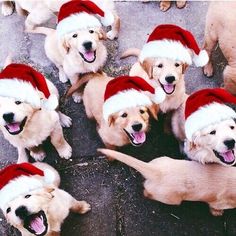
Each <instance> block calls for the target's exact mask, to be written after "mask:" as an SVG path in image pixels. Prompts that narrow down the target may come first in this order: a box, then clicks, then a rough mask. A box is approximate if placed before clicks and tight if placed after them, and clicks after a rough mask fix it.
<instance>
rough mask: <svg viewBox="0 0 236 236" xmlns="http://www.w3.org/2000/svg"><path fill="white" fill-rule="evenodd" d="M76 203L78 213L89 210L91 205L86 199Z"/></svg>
mask: <svg viewBox="0 0 236 236" xmlns="http://www.w3.org/2000/svg"><path fill="white" fill-rule="evenodd" d="M77 204H78V205H77V206H76V212H78V213H80V214H85V213H87V212H88V211H90V210H91V205H90V204H88V203H87V202H86V201H78V202H77Z"/></svg>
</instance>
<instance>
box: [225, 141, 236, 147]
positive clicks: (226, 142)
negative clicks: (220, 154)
mask: <svg viewBox="0 0 236 236" xmlns="http://www.w3.org/2000/svg"><path fill="white" fill-rule="evenodd" d="M224 144H225V146H226V147H227V148H228V149H233V148H234V147H235V140H234V139H227V140H225V141H224Z"/></svg>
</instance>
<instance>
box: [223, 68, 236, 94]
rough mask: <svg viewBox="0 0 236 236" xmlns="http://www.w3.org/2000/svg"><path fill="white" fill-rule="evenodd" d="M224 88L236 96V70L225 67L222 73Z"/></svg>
mask: <svg viewBox="0 0 236 236" xmlns="http://www.w3.org/2000/svg"><path fill="white" fill-rule="evenodd" d="M223 77H224V88H225V89H226V90H228V91H229V92H230V93H232V94H233V95H234V96H236V79H235V78H236V68H234V67H232V66H229V65H228V66H226V67H225V69H224V72H223Z"/></svg>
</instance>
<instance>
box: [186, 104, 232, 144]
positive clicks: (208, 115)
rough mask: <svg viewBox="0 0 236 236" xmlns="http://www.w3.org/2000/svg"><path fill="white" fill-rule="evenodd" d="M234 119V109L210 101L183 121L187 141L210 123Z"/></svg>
mask: <svg viewBox="0 0 236 236" xmlns="http://www.w3.org/2000/svg"><path fill="white" fill-rule="evenodd" d="M231 118H233V119H235V118H236V113H235V111H234V110H233V109H232V108H230V107H228V106H226V105H223V104H219V103H212V104H210V105H206V106H203V107H201V108H200V109H198V110H197V111H195V112H194V113H193V114H191V115H190V116H189V117H188V118H187V119H186V121H185V134H186V137H187V139H188V140H189V141H193V140H192V138H193V134H194V133H195V132H196V131H198V130H201V129H203V128H205V127H207V126H209V125H211V124H215V123H218V122H220V121H223V120H228V119H231Z"/></svg>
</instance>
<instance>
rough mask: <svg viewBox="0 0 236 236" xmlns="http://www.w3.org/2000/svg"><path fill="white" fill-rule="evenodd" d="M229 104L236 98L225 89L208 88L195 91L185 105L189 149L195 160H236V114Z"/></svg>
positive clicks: (186, 150)
mask: <svg viewBox="0 0 236 236" xmlns="http://www.w3.org/2000/svg"><path fill="white" fill-rule="evenodd" d="M225 103H232V104H236V98H235V97H234V96H233V95H231V94H230V93H228V92H227V91H226V90H224V89H219V88H217V89H204V90H200V91H198V92H196V93H194V94H192V95H191V96H190V97H189V98H188V100H187V102H186V108H185V118H186V121H185V133H186V137H187V139H186V142H185V148H184V149H185V152H186V154H187V156H188V157H189V158H191V159H193V160H196V161H199V162H201V163H203V164H205V163H219V164H222V165H225V166H231V165H234V164H235V162H236V159H235V153H236V145H235V142H236V128H235V120H234V119H236V113H235V111H234V110H233V109H231V108H230V107H229V106H227V105H225Z"/></svg>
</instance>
